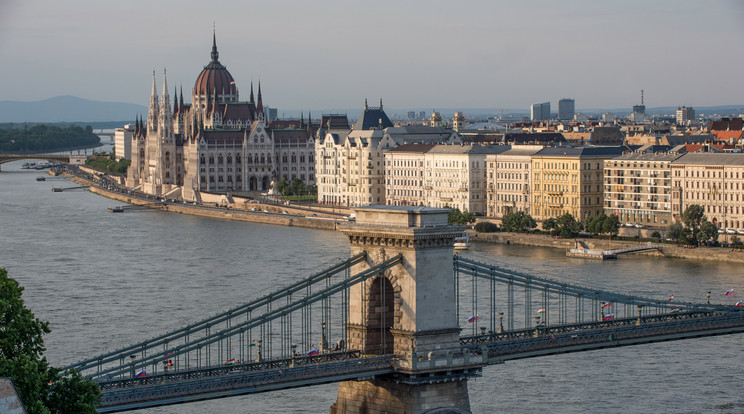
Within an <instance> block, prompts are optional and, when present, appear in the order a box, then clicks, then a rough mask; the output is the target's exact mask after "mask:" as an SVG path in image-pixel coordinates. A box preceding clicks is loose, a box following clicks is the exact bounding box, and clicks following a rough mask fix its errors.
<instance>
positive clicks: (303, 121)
mask: <svg viewBox="0 0 744 414" xmlns="http://www.w3.org/2000/svg"><path fill="white" fill-rule="evenodd" d="M304 126H305V113H304V112H300V128H302V127H304Z"/></svg>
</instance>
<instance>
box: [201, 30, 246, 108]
mask: <svg viewBox="0 0 744 414" xmlns="http://www.w3.org/2000/svg"><path fill="white" fill-rule="evenodd" d="M219 56H220V54H219V53H218V52H217V39H216V38H214V40H213V43H212V61H211V62H209V64H208V65H207V66H205V67H204V70H202V71H201V73H200V74H199V76H198V77H197V78H196V83H195V84H194V95H195V96H206V95H207V94H209V95H210V96H213V95H214V92H215V91H217V95H219V96H221V95H227V96H226V97H234V96H236V95H237V93H236V91H237V87H236V86H235V80H234V79H233V77H232V75H231V74H230V72H228V71H227V68H226V67H224V66H223V65H222V64H221V63H220V61H219V60H218V58H219ZM226 100H228V101H232V100H233V99H226Z"/></svg>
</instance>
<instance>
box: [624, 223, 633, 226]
mask: <svg viewBox="0 0 744 414" xmlns="http://www.w3.org/2000/svg"><path fill="white" fill-rule="evenodd" d="M625 227H633V223H625Z"/></svg>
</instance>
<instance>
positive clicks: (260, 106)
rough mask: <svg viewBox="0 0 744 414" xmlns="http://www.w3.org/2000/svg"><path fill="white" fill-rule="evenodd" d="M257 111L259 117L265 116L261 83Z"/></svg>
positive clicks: (259, 83)
mask: <svg viewBox="0 0 744 414" xmlns="http://www.w3.org/2000/svg"><path fill="white" fill-rule="evenodd" d="M256 110H257V111H258V113H259V115H260V114H263V99H261V81H258V101H257V102H256Z"/></svg>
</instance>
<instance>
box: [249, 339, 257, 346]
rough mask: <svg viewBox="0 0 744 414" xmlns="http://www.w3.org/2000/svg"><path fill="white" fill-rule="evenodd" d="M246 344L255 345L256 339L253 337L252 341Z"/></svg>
mask: <svg viewBox="0 0 744 414" xmlns="http://www.w3.org/2000/svg"><path fill="white" fill-rule="evenodd" d="M248 346H256V340H255V339H254V340H252V341H251V343H250V344H248Z"/></svg>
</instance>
